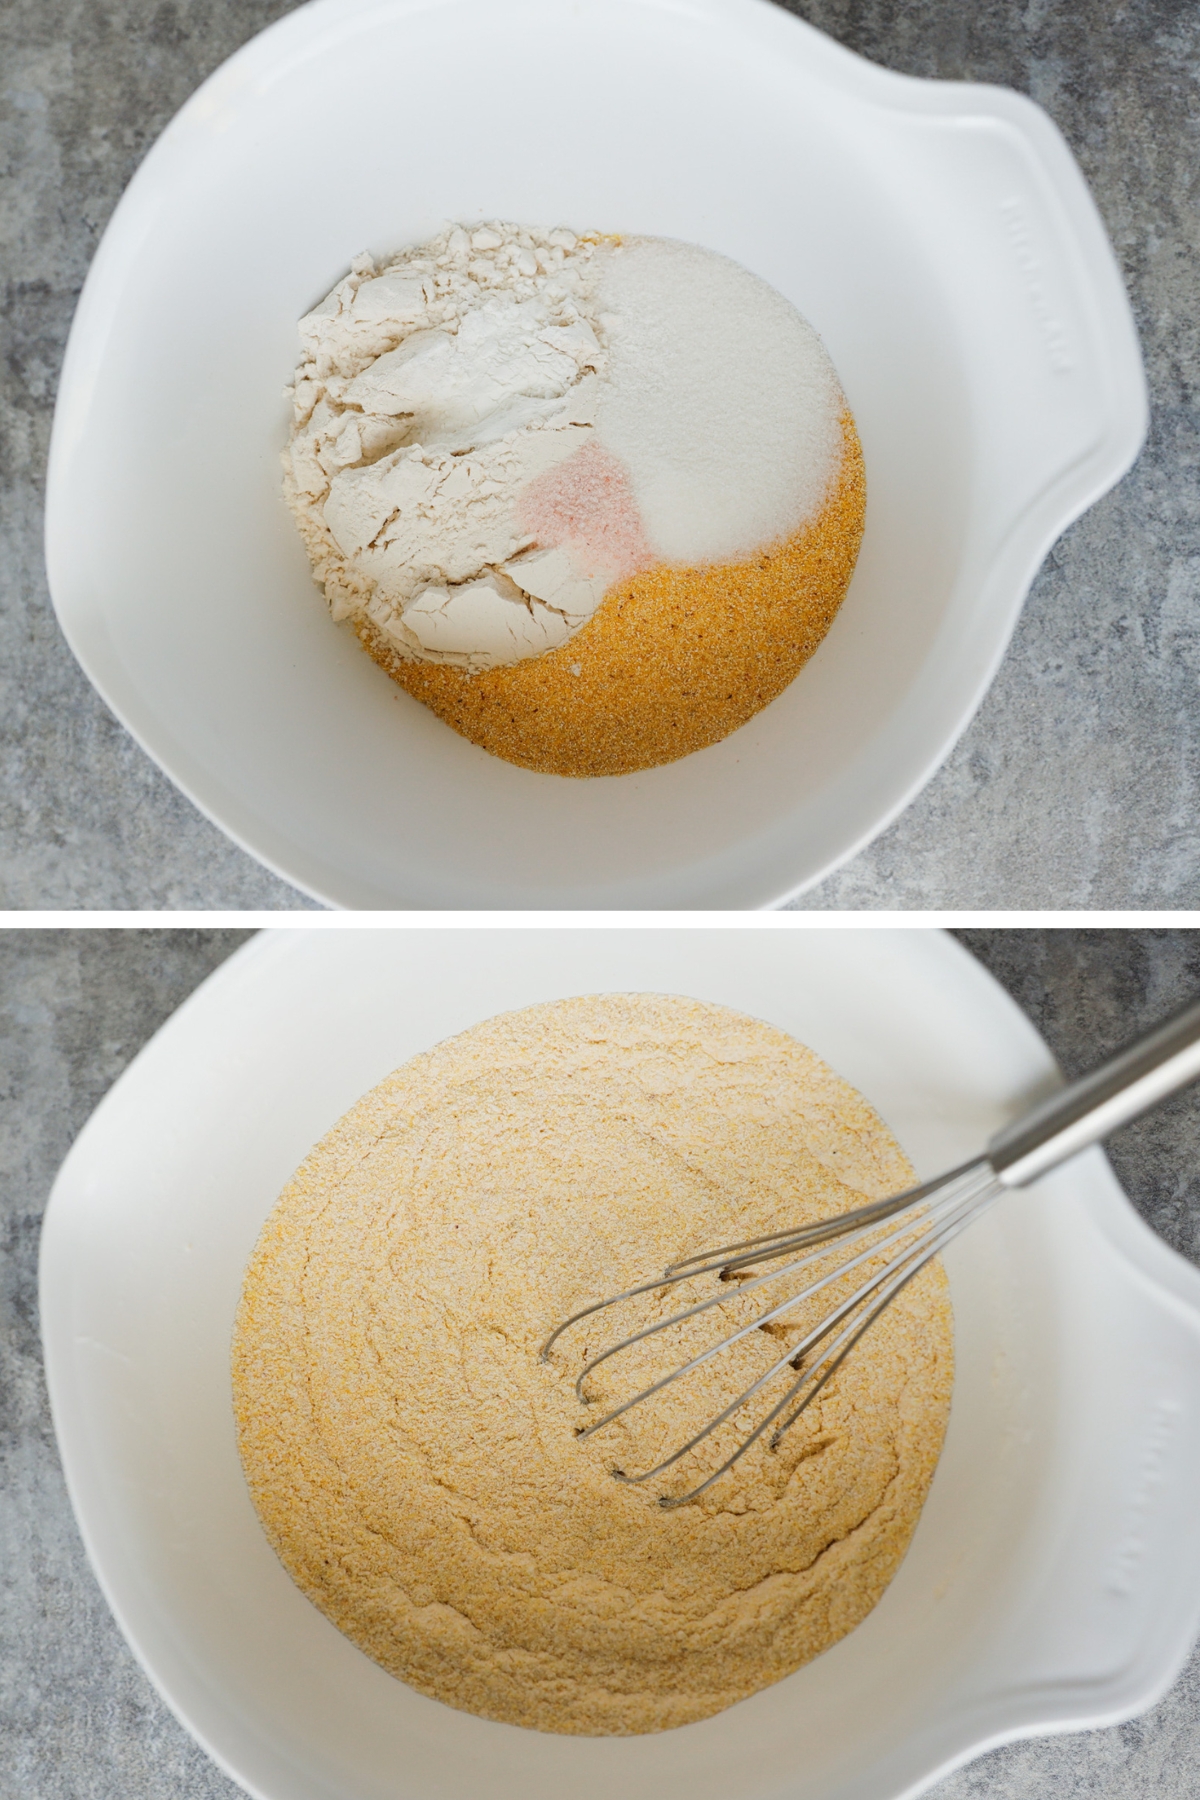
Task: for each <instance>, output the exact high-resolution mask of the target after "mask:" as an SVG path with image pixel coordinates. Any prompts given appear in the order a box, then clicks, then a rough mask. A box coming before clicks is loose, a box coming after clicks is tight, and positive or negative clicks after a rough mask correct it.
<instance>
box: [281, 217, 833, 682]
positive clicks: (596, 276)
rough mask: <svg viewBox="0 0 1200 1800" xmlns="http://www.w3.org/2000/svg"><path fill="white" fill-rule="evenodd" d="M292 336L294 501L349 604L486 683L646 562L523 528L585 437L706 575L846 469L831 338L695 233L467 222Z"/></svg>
mask: <svg viewBox="0 0 1200 1800" xmlns="http://www.w3.org/2000/svg"><path fill="white" fill-rule="evenodd" d="M300 337H301V343H302V346H303V360H302V362H301V365H300V367H299V369H298V370H297V374H296V380H295V385H294V389H293V401H294V420H295V422H294V427H293V435H292V439H291V442H290V444H289V446H288V450H287V452H286V453H285V458H284V462H285V470H286V474H285V493H286V495H287V498H288V501H289V504H290V505H291V507H292V509H293V511H294V513H295V515H296V518H297V522H298V524H299V527H300V530H301V534H302V536H303V538H304V541H305V544H306V547H307V549H308V552H309V556H310V558H311V560H312V563H313V568H314V573H315V574H316V577H317V579H318V580H319V581H320V582H321V583H322V584H323V586H324V589H325V593H326V597H327V599H328V601H329V604H330V608H331V610H332V613H333V616H334V618H335V619H344V618H348V617H350V616H351V615H353V614H356V613H365V614H366V615H367V617H368V618H370V619H371V620H372V622H373V623H374V624H375V625H376V626H377V627H378V628H379V629H380V630H381V631H382V632H383V633H384V634H385V635H386V636H387V637H388V638H389V639H390V641H391V642H392V643H394V644H395V645H396V647H397V648H398V649H399V650H400V651H401V652H402V654H404V655H407V656H412V657H418V658H424V659H427V660H432V661H436V662H449V663H453V664H456V665H458V666H460V667H463V668H465V669H467V670H469V671H476V670H482V669H487V668H493V667H496V666H498V665H502V664H507V663H513V662H517V661H520V660H522V659H524V658H526V657H530V656H537V655H540V654H541V653H542V652H544V651H546V650H549V649H553V648H554V647H555V646H556V645H559V644H562V643H564V642H566V640H567V639H568V638H570V637H571V636H572V635H573V634H574V633H575V632H576V631H578V630H579V629H580V627H581V626H582V625H583V624H585V623H586V621H587V620H588V618H590V617H591V615H592V613H593V612H594V611H595V609H596V607H597V606H598V605H599V604H600V601H601V600H602V598H603V596H604V594H605V592H606V591H607V589H608V588H609V587H610V586H612V584H613V583H614V581H616V580H618V579H620V578H621V577H622V576H623V575H624V574H625V573H628V572H630V570H631V568H632V567H633V566H635V565H632V564H629V563H628V562H627V563H626V564H625V565H622V563H621V553H620V551H619V550H618V549H616V548H614V549H613V551H612V554H611V555H609V554H607V553H606V549H605V544H606V539H605V536H604V530H603V526H604V523H605V521H604V519H603V518H599V520H598V524H599V527H600V529H596V528H593V529H592V530H591V532H590V533H586V532H585V533H584V534H583V535H582V536H581V535H579V534H578V533H576V534H572V533H571V531H570V530H569V529H565V528H564V530H563V531H562V532H560V533H559V534H558V535H557V536H555V535H549V536H548V535H547V534H546V533H545V532H542V533H541V534H540V535H539V533H538V532H537V531H536V530H531V529H528V528H527V527H524V526H523V525H522V521H521V516H520V513H521V500H522V496H524V495H528V493H529V490H530V484H531V483H532V482H535V481H536V480H537V478H538V477H540V476H545V475H547V473H548V471H550V470H551V469H554V468H556V467H557V466H558V465H561V464H564V463H567V462H568V461H569V460H570V459H571V458H573V457H575V456H576V454H577V453H578V452H579V451H580V450H582V449H583V448H584V447H585V446H586V445H588V444H590V443H596V444H599V445H601V446H602V447H603V448H604V450H605V451H606V452H607V453H609V462H608V464H606V465H605V466H606V467H619V469H620V471H621V474H622V478H623V479H626V482H627V487H628V490H629V495H628V498H627V502H626V510H627V514H629V515H636V516H635V517H634V524H635V527H637V529H638V531H639V532H640V538H641V542H642V543H643V545H644V546H646V547H647V548H648V550H649V552H650V553H651V555H652V556H656V557H658V558H660V559H662V560H664V561H672V562H680V563H688V564H694V563H702V562H711V561H726V560H733V559H735V558H738V557H742V556H746V555H748V554H750V553H752V552H753V551H754V550H755V549H757V548H759V547H761V546H763V545H765V544H767V543H769V542H772V541H774V540H775V539H778V538H779V537H781V536H783V535H785V534H786V533H787V532H789V531H791V530H793V529H795V528H796V527H797V526H798V525H800V524H801V523H803V522H804V521H805V520H806V519H808V518H809V517H812V516H813V515H814V514H815V512H816V511H817V510H818V508H819V506H820V504H821V501H822V499H823V497H824V495H825V493H826V491H827V490H828V487H829V483H830V480H831V477H832V475H833V473H834V471H835V468H836V465H837V457H838V454H839V449H840V441H841V440H840V416H841V412H842V409H843V406H844V401H843V399H842V396H841V390H840V388H839V386H838V382H837V377H836V375H835V374H834V371H833V368H832V365H831V364H830V363H829V359H828V358H827V356H826V355H825V352H824V350H823V349H822V348H821V344H820V340H819V339H818V338H817V336H816V334H815V332H813V331H812V329H811V327H809V326H808V325H807V324H806V323H805V322H804V320H803V319H802V318H801V317H800V315H799V314H798V313H797V312H796V311H795V309H794V308H793V307H792V306H791V305H790V304H789V303H788V302H787V301H786V300H784V299H783V298H782V296H781V295H779V294H777V293H776V292H775V291H774V290H773V289H772V288H770V287H769V286H768V285H767V284H766V283H765V282H763V281H760V280H759V279H758V278H757V277H756V276H753V275H751V274H749V273H748V272H747V271H746V270H744V269H742V268H740V267H739V266H738V265H737V264H736V263H732V262H730V261H728V260H727V259H726V258H724V257H720V256H716V255H715V254H714V253H713V252H711V251H706V250H700V249H696V248H694V247H692V246H690V245H685V244H675V243H671V242H668V241H666V240H662V239H655V238H641V239H636V238H635V239H630V240H628V241H627V242H625V243H622V244H617V243H615V242H611V241H600V240H597V239H586V240H585V239H578V238H576V237H575V235H574V234H573V233H572V232H569V231H565V230H557V231H541V230H537V229H530V230H525V229H523V228H521V227H518V226H512V225H490V226H485V227H482V228H480V229H478V230H475V231H474V232H472V233H470V234H468V233H467V232H466V231H465V230H464V229H462V228H461V227H454V228H453V229H450V230H448V231H446V232H444V233H443V235H442V236H441V237H439V238H437V239H435V240H434V241H433V242H432V243H428V244H425V245H422V246H420V247H419V248H417V249H415V250H411V251H406V252H403V253H402V254H401V255H399V256H398V257H396V258H394V259H392V261H390V262H389V263H387V264H386V265H384V267H383V268H382V269H381V270H377V269H376V266H375V264H374V262H373V261H372V259H371V258H370V257H367V256H364V257H360V258H359V259H358V260H357V261H356V262H355V264H354V266H353V269H352V271H351V273H350V274H349V275H348V276H347V277H346V278H345V280H343V281H341V282H340V283H339V284H338V286H337V287H336V288H335V289H334V290H333V292H332V293H331V294H330V295H329V296H328V298H327V299H325V300H324V301H322V303H321V305H320V306H318V307H317V308H315V310H314V311H313V312H311V313H309V314H308V315H307V316H306V317H305V318H304V319H302V320H301V321H300ZM614 455H615V457H616V459H618V461H617V464H613V463H612V457H613V456H614ZM592 466H593V465H589V464H588V463H587V460H586V458H585V459H584V461H583V462H582V463H581V464H580V465H579V468H580V470H586V469H589V468H590V467H592ZM574 467H575V465H574V464H573V465H572V468H574ZM543 485H544V484H543ZM568 488H569V489H570V491H571V493H572V494H573V495H574V499H573V502H572V504H574V505H575V506H576V507H577V508H578V506H579V505H580V504H582V503H589V502H591V501H592V500H593V499H594V503H595V504H597V505H600V506H602V505H603V504H604V497H603V495H600V497H599V498H595V496H596V495H597V494H599V490H597V489H595V487H594V485H593V489H592V490H589V489H588V487H587V482H586V480H584V481H582V485H581V483H580V482H579V481H577V482H576V483H575V485H574V487H571V484H570V482H568ZM581 495H582V497H583V498H582V501H581V498H580V497H581ZM560 513H561V507H560ZM626 523H628V520H626ZM628 535H629V534H628V531H626V537H627V538H628ZM617 538H618V534H617V533H615V532H614V533H612V534H610V537H609V539H608V540H607V541H608V542H609V543H611V544H612V545H613V546H616V544H617ZM638 566H644V564H643V565H638Z"/></svg>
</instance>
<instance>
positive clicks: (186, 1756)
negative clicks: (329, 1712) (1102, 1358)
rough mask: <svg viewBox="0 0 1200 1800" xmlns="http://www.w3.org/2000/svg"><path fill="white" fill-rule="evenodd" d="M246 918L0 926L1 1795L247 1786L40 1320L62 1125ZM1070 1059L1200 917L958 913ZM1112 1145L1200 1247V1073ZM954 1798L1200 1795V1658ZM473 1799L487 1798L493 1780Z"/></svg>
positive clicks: (1137, 1007) (1169, 992)
mask: <svg viewBox="0 0 1200 1800" xmlns="http://www.w3.org/2000/svg"><path fill="white" fill-rule="evenodd" d="M244 935H245V934H244V933H241V932H226V931H181V932H168V933H164V932H140V931H139V932H126V933H115V932H82V931H72V932H0V1070H2V1071H3V1073H2V1075H0V1081H2V1092H3V1096H4V1099H5V1101H6V1102H9V1103H10V1104H7V1105H6V1106H5V1107H4V1108H3V1109H0V1246H2V1248H0V1583H2V1584H3V1599H2V1601H0V1800H166V1796H170V1797H171V1800H233V1797H234V1796H235V1795H236V1793H237V1792H238V1790H237V1789H236V1788H235V1787H234V1785H233V1783H231V1782H229V1781H228V1780H226V1779H225V1777H224V1776H222V1775H221V1774H219V1773H218V1771H217V1770H216V1769H215V1768H214V1767H213V1766H212V1765H211V1764H210V1763H209V1762H208V1761H207V1759H206V1758H205V1757H204V1755H203V1754H202V1753H201V1752H200V1751H199V1750H197V1749H196V1748H195V1747H194V1745H193V1744H192V1743H191V1741H190V1739H189V1738H188V1737H187V1735H186V1734H185V1732H184V1731H183V1730H182V1729H181V1727H179V1726H178V1725H176V1723H175V1721H174V1720H173V1718H172V1717H171V1716H170V1714H169V1713H168V1712H167V1711H166V1709H165V1707H163V1706H162V1704H161V1703H160V1702H159V1701H158V1699H157V1698H156V1697H155V1695H154V1694H153V1692H152V1691H151V1689H150V1687H149V1684H148V1683H147V1682H146V1680H145V1679H144V1677H143V1676H142V1674H141V1673H140V1671H139V1670H138V1668H137V1666H136V1664H135V1663H134V1661H133V1658H132V1656H131V1655H130V1653H129V1651H128V1650H127V1649H126V1647H125V1645H124V1642H123V1640H122V1639H121V1637H120V1634H119V1633H118V1631H117V1629H116V1626H115V1625H114V1624H113V1622H112V1620H111V1618H110V1616H109V1614H108V1611H107V1608H106V1607H105V1604H104V1602H103V1600H102V1599H101V1597H100V1595H99V1592H98V1591H97V1588H96V1585H95V1582H94V1581H93V1579H92V1576H91V1574H90V1572H89V1570H88V1567H87V1563H86V1560H85V1558H84V1555H83V1551H82V1549H81V1547H80V1544H79V1540H78V1537H77V1535H76V1532H75V1527H74V1524H73V1522H72V1518H71V1514H70V1509H69V1507H68V1504H67V1499H66V1495H65V1492H64V1489H63V1483H62V1477H61V1474H60V1471H59V1466H58V1459H57V1456H56V1455H55V1450H54V1443H53V1437H52V1433H51V1429H50V1422H49V1418H48V1415H47V1408H46V1397H45V1391H44V1388H43V1383H42V1365H41V1354H40V1348H39V1344H38V1338H37V1322H36V1304H35V1273H34V1264H35V1256H36V1250H37V1234H38V1228H39V1224H40V1220H41V1214H42V1209H43V1206H44V1204H45V1200H46V1195H47V1193H48V1191H49V1188H50V1184H51V1182H52V1180H53V1177H54V1173H55V1170H56V1169H57V1167H58V1165H59V1163H60V1162H61V1160H62V1158H63V1155H64V1154H65V1152H66V1150H67V1147H68V1145H69V1144H70V1143H71V1141H72V1139H73V1138H74V1136H75V1134H76V1133H77V1132H78V1130H79V1128H80V1126H81V1125H82V1124H83V1122H84V1121H85V1119H86V1118H87V1116H88V1114H89V1113H90V1112H91V1110H92V1108H93V1107H94V1106H95V1104H96V1102H97V1101H98V1100H99V1098H100V1096H101V1095H102V1094H103V1092H104V1091H105V1089H106V1088H107V1087H108V1085H109V1084H110V1082H112V1081H113V1080H114V1078H115V1077H116V1076H117V1075H118V1074H119V1073H120V1071H121V1069H122V1068H123V1067H124V1066H125V1064H126V1063H127V1062H128V1061H129V1059H130V1058H131V1057H132V1056H133V1054H134V1053H135V1051H136V1050H137V1049H138V1047H139V1046H140V1044H141V1043H142V1042H143V1041H144V1040H145V1038H146V1037H148V1036H149V1034H150V1033H151V1032H152V1031H153V1030H154V1029H155V1028H156V1027H157V1026H158V1025H159V1024H160V1023H161V1022H162V1021H163V1019H164V1018H166V1016H167V1015H168V1014H169V1013H170V1012H171V1011H172V1010H173V1009H174V1008H175V1007H176V1006H177V1005H178V1004H179V1002H180V1001H181V1000H182V999H183V998H184V997H185V995H186V994H188V993H189V992H190V990H191V989H192V988H193V987H194V986H195V984H196V983H197V982H198V981H200V980H201V979H202V978H203V976H205V975H206V974H207V973H208V972H209V970H210V969H212V968H213V967H214V965H215V964H217V963H218V962H220V961H221V959H222V958H223V957H224V956H225V955H227V954H228V953H229V951H231V950H232V949H233V948H234V947H235V945H236V944H237V943H239V942H240V941H241V939H242V938H243V937H244ZM961 935H962V936H963V937H964V939H965V940H966V941H967V942H968V943H969V944H970V946H971V948H972V949H973V950H975V952H976V954H977V955H979V956H981V957H982V958H983V960H984V961H985V962H986V963H987V964H988V966H989V967H990V968H992V970H993V971H994V972H995V973H996V974H997V975H998V976H999V977H1000V979H1001V980H1002V981H1003V982H1004V983H1005V985H1006V986H1007V987H1008V988H1009V989H1010V990H1011V991H1012V992H1013V993H1014V994H1015V996H1016V997H1017V999H1018V1000H1019V1001H1020V1002H1021V1004H1022V1005H1023V1006H1024V1007H1025V1008H1026V1010H1027V1011H1028V1012H1029V1013H1030V1014H1031V1015H1032V1016H1033V1018H1034V1019H1035V1020H1036V1021H1037V1023H1038V1024H1039V1025H1040V1026H1041V1028H1042V1030H1043V1031H1044V1032H1045V1034H1046V1036H1047V1038H1048V1039H1049V1042H1050V1044H1051V1047H1052V1048H1053V1049H1054V1051H1055V1052H1056V1054H1057V1055H1058V1056H1059V1057H1060V1058H1061V1060H1062V1062H1063V1063H1064V1065H1065V1066H1066V1068H1067V1069H1068V1070H1074V1071H1078V1070H1080V1069H1082V1068H1083V1067H1084V1066H1086V1064H1087V1063H1088V1062H1089V1061H1091V1060H1092V1059H1093V1058H1094V1057H1099V1056H1100V1055H1101V1054H1103V1053H1105V1052H1107V1051H1108V1050H1110V1049H1112V1048H1115V1047H1116V1046H1117V1044H1118V1043H1119V1042H1120V1041H1121V1040H1122V1039H1123V1038H1125V1037H1127V1036H1128V1035H1130V1034H1131V1033H1132V1032H1134V1031H1136V1030H1137V1029H1139V1028H1140V1027H1142V1026H1144V1025H1148V1024H1150V1023H1152V1022H1153V1021H1154V1020H1156V1019H1158V1018H1159V1017H1161V1016H1162V1015H1163V1014H1164V1013H1165V1012H1167V1011H1169V1010H1170V1009H1171V1008H1172V1007H1173V1006H1175V1005H1176V1004H1178V1003H1180V1002H1181V1001H1182V999H1183V998H1184V997H1185V996H1189V995H1192V994H1194V993H1195V992H1196V991H1197V990H1198V989H1200V933H1182V932H1150V931H1144V932H1129V933H1126V932H1093V933H1087V932H1078V931H1061V932H1053V931H1041V930H1037V931H1028V932H994V931H971V932H964V933H962V934H961ZM1112 1155H1113V1161H1114V1163H1115V1164H1116V1167H1117V1170H1118V1173H1119V1174H1120V1176H1121V1178H1122V1180H1123V1181H1124V1183H1125V1186H1126V1188H1127V1191H1128V1192H1129V1193H1130V1194H1131V1195H1132V1196H1133V1198H1134V1199H1135V1201H1136V1202H1137V1204H1138V1206H1139V1207H1140V1209H1141V1211H1142V1212H1143V1213H1144V1214H1145V1216H1146V1217H1147V1218H1148V1219H1149V1220H1150V1222H1151V1223H1152V1224H1153V1225H1154V1226H1155V1227H1156V1228H1157V1229H1158V1230H1159V1231H1161V1232H1162V1234H1163V1236H1164V1237H1165V1238H1166V1239H1167V1240H1168V1241H1169V1242H1170V1243H1172V1244H1173V1245H1174V1246H1175V1247H1176V1249H1178V1250H1181V1251H1182V1252H1183V1253H1184V1254H1185V1255H1188V1256H1191V1257H1192V1258H1193V1259H1195V1260H1197V1261H1200V1173H1198V1171H1200V1093H1198V1094H1194V1095H1190V1096H1181V1097H1179V1098H1177V1099H1176V1100H1174V1101H1172V1102H1170V1103H1169V1104H1168V1105H1167V1106H1165V1107H1163V1108H1162V1109H1161V1111H1160V1112H1158V1113H1157V1114H1155V1115H1154V1116H1153V1117H1152V1118H1149V1119H1146V1120H1143V1121H1140V1122H1139V1123H1137V1124H1135V1125H1131V1126H1128V1127H1126V1129H1125V1131H1124V1132H1123V1133H1121V1134H1120V1135H1119V1136H1118V1138H1117V1139H1116V1140H1115V1141H1114V1143H1113V1146H1112ZM933 1792H934V1794H935V1795H936V1796H937V1797H938V1800H967V1796H971V1795H974V1796H981V1797H986V1800H1084V1796H1087V1797H1088V1800H1146V1797H1147V1796H1150V1795H1154V1796H1156V1797H1157V1800H1193V1797H1194V1796H1195V1795H1196V1794H1198V1793H1200V1658H1197V1657H1194V1658H1193V1660H1192V1662H1191V1664H1190V1665H1189V1667H1188V1669H1187V1671H1186V1672H1185V1673H1184V1675H1183V1676H1182V1678H1181V1679H1180V1681H1179V1682H1178V1683H1177V1684H1176V1686H1175V1688H1174V1689H1173V1691H1172V1692H1171V1693H1170V1694H1169V1695H1168V1697H1167V1698H1166V1699H1165V1700H1164V1701H1163V1702H1162V1704H1161V1705H1159V1706H1157V1707H1156V1708H1154V1710H1153V1711H1152V1712H1150V1713H1149V1714H1147V1715H1146V1716H1145V1717H1143V1718H1141V1719H1138V1720H1135V1721H1133V1722H1132V1723H1130V1724H1128V1725H1122V1726H1119V1727H1116V1728H1115V1729H1113V1730H1109V1731H1097V1732H1089V1733H1086V1734H1083V1735H1078V1736H1072V1737H1068V1738H1057V1739H1042V1740H1038V1741H1035V1742H1031V1743H1026V1744H1020V1745H1015V1746H1012V1747H1011V1748H1009V1749H1005V1750H1000V1751H997V1752H995V1753H993V1754H992V1755H989V1756H986V1757H984V1758H982V1759H981V1760H980V1761H979V1762H977V1763H975V1764H973V1765H971V1767H969V1768H968V1769H965V1770H963V1771H961V1772H960V1773H959V1774H957V1775H955V1776H953V1777H951V1778H950V1780H948V1781H946V1782H944V1783H943V1784H942V1785H941V1786H940V1787H938V1788H937V1789H935V1790H933ZM479 1800H487V1797H486V1793H484V1792H481V1794H480V1796H479Z"/></svg>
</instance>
